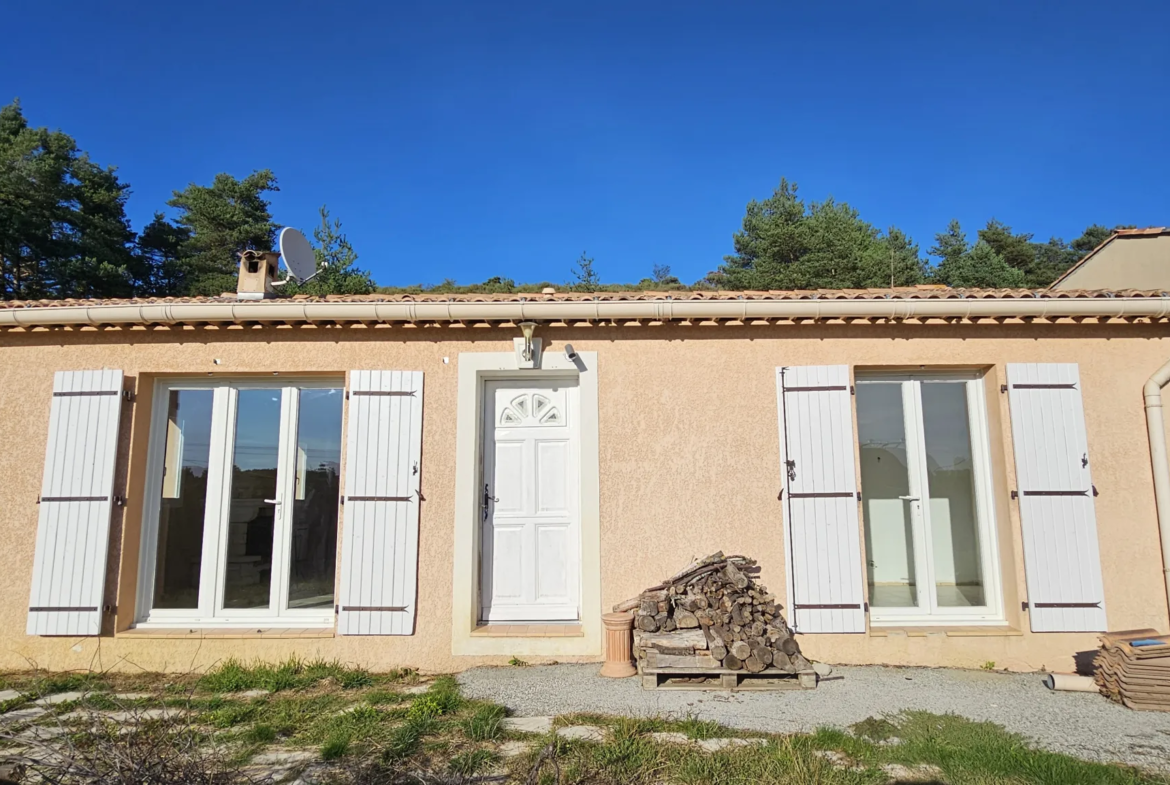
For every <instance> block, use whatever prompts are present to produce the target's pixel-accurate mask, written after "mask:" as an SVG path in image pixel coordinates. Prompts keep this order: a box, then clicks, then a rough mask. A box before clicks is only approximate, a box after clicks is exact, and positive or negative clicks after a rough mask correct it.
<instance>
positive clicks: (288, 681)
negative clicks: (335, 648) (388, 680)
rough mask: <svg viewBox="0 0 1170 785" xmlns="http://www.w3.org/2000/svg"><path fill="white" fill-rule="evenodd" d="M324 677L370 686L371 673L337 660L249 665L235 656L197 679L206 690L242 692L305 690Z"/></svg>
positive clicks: (354, 686)
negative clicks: (347, 665)
mask: <svg viewBox="0 0 1170 785" xmlns="http://www.w3.org/2000/svg"><path fill="white" fill-rule="evenodd" d="M326 679H333V680H334V681H336V682H337V683H338V684H339V685H341V686H342V687H343V688H345V689H357V688H360V687H369V686H373V684H374V681H375V679H374V676H373V675H372V674H371V673H370V672H369V671H367V670H365V669H364V668H348V667H346V666H344V665H342V664H341V663H340V662H337V661H336V660H302V659H300V658H299V657H290V658H289V659H287V660H285V661H284V662H277V663H270V662H261V661H256V662H253V663H251V664H247V663H244V662H242V661H240V660H237V659H234V658H232V659H228V660H224V661H223V662H222V663H220V665H219V666H218V667H216V668H213V669H212V670H210V671H208V672H207V673H205V674H204V675H203V676H202V677H201V678H200V679H199V681H198V682H197V686H198V687H199V689H202V690H206V691H208V692H219V693H229V692H243V691H245V690H268V691H269V692H281V691H283V690H295V689H305V688H307V687H311V686H313V685H315V684H317V683H319V682H322V681H324V680H326Z"/></svg>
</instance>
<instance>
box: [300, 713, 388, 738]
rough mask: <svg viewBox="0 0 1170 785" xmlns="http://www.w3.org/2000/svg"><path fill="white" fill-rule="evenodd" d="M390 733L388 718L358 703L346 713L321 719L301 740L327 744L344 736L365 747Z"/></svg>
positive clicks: (303, 734) (385, 714)
mask: <svg viewBox="0 0 1170 785" xmlns="http://www.w3.org/2000/svg"><path fill="white" fill-rule="evenodd" d="M389 732H390V716H389V715H388V714H387V713H386V712H383V711H382V710H380V709H376V708H374V707H373V706H370V705H368V704H365V703H359V704H358V705H357V706H354V707H353V708H352V709H350V710H348V711H343V712H340V713H337V714H330V715H328V716H325V717H321V718H320V719H319V720H318V721H317V722H315V723H313V724H312V725H311V726H310V727H309V728H308V729H306V730H305V732H304V733H302V734H301V738H303V739H304V740H305V741H308V742H310V743H312V742H321V743H324V742H327V741H328V740H329V739H334V738H340V737H342V736H345V737H347V738H349V739H350V740H351V741H353V742H356V743H358V744H359V745H361V746H365V745H367V744H370V743H374V742H378V741H381V740H383V739H385V738H386V737H387V736H388V735H389Z"/></svg>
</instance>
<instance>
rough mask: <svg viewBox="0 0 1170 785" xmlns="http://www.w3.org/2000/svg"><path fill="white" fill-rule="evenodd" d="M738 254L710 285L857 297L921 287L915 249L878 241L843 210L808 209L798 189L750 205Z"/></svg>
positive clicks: (902, 242) (823, 205)
mask: <svg viewBox="0 0 1170 785" xmlns="http://www.w3.org/2000/svg"><path fill="white" fill-rule="evenodd" d="M733 243H734V246H735V253H734V254H732V255H730V256H726V257H724V259H723V265H722V266H721V267H720V268H719V270H718V271H717V272H715V273H713V274H712V275H711V276H709V280H710V281H711V283H713V284H715V285H717V286H720V287H722V288H727V289H859V288H866V287H879V286H891V285H893V286H909V285H913V284H916V283H921V282H922V281H923V280H924V277H925V274H926V270H925V266H924V264H923V263H922V260H921V259H920V258H919V257H918V247H917V246H915V245H914V244H913V243H912V242H911V241H910V240H909V238H907V237H906V235H905V234H903V233H902V232H901V231H899V230H898V229H897V228H896V227H890V229H889V230H888V231H887V232H885V233H883V232H881V231H880V230H879V229H877V228H876V227H874V226H871V225H870V224H868V223H866V222H865V221H863V220H861V217H860V215H859V214H858V212H857V211H856V210H854V209H853V208H852V207H850V206H849V205H848V204H846V203H844V202H836V201H834V200H833V199H827V200H825V201H824V202H812V203H810V204H807V205H806V204H805V203H804V201H803V200H802V199H801V198H800V197H799V196H798V194H797V185H796V183H790V182H788V180H781V181H780V185H779V186H778V187H777V188H776V190H775V191H774V192H773V194H772V196H770V197H769V198H767V199H765V200H763V201H756V200H755V199H753V200H752V201H750V202H748V206H747V215H745V216H744V219H743V228H742V229H741V230H740V231H738V232H736V233H735V235H734V237H733Z"/></svg>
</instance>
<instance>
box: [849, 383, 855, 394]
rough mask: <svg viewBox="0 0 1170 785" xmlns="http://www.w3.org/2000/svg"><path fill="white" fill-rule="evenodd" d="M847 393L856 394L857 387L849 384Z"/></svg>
mask: <svg viewBox="0 0 1170 785" xmlns="http://www.w3.org/2000/svg"><path fill="white" fill-rule="evenodd" d="M849 394H850V395H857V389H856V388H855V387H854V386H853V385H852V384H851V385H849Z"/></svg>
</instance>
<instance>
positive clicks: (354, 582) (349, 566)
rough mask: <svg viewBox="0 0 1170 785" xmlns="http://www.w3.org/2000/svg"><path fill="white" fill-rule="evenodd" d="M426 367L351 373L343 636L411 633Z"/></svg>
mask: <svg viewBox="0 0 1170 785" xmlns="http://www.w3.org/2000/svg"><path fill="white" fill-rule="evenodd" d="M422 410H423V375H422V371H351V372H350V376H349V426H348V430H347V437H346V438H347V449H346V465H345V505H344V507H343V511H344V512H343V515H344V522H343V524H342V545H341V547H342V557H341V577H340V584H341V585H340V598H339V599H340V602H339V605H340V607H339V610H338V619H337V632H338V633H339V634H341V635H411V634H413V633H414V620H415V610H416V597H417V592H418V520H419V505H420V503H421V501H422V494H421V491H420V477H421V475H420V472H421V466H420V461H421V458H422Z"/></svg>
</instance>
